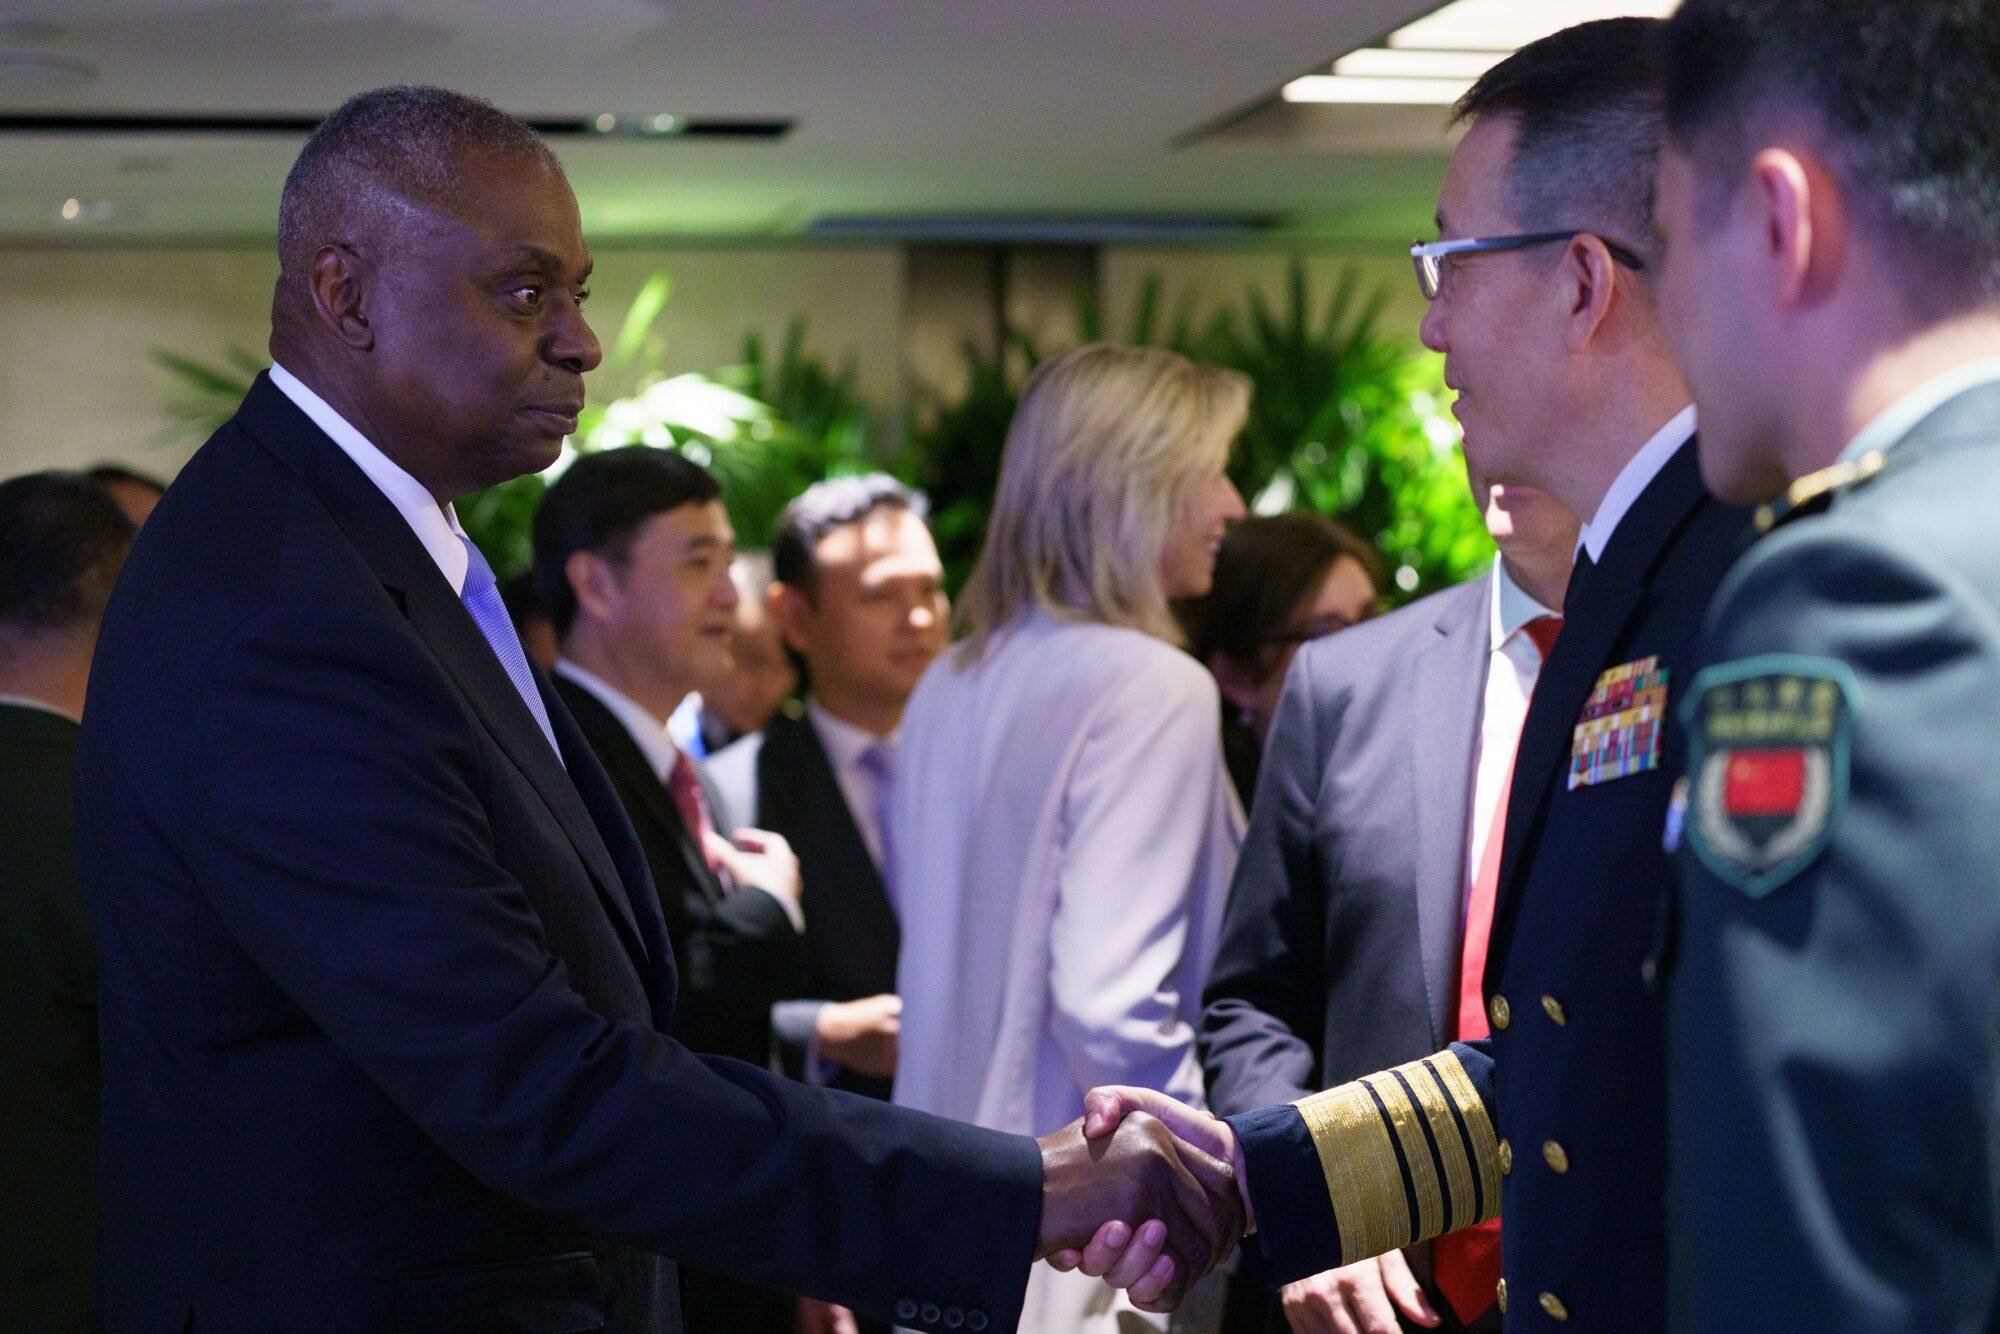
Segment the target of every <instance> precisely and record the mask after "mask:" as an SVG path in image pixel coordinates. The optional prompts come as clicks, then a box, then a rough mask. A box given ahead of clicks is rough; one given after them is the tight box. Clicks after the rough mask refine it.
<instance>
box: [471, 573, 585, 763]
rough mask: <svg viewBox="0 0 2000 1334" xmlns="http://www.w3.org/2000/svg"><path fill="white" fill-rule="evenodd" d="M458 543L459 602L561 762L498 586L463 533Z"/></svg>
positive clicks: (525, 653)
mask: <svg viewBox="0 0 2000 1334" xmlns="http://www.w3.org/2000/svg"><path fill="white" fill-rule="evenodd" d="M458 540H459V541H460V542H463V543H464V544H465V556H466V562H467V563H466V567H465V591H464V592H463V593H461V594H459V600H460V601H461V602H463V603H465V609H466V610H467V611H469V612H471V613H472V623H473V624H474V625H476V626H478V627H479V633H480V634H482V635H485V636H486V642H487V643H488V644H491V645H492V646H493V654H494V656H495V657H497V658H499V659H500V666H501V667H503V668H504V669H506V672H507V679H508V680H510V681H512V682H513V683H514V689H516V690H518V691H520V692H521V702H522V703H523V704H526V705H527V706H528V712H529V713H532V714H533V715H535V721H536V722H537V723H539V724H541V728H542V735H543V736H545V737H547V738H548V739H549V749H551V750H553V751H554V752H555V753H556V762H557V763H558V764H560V763H561V762H562V747H561V746H558V745H557V744H556V729H555V728H554V727H552V726H550V724H549V711H548V709H547V708H546V707H545V706H544V705H543V704H542V692H541V691H539V690H537V689H535V674H534V672H533V671H531V670H529V667H528V654H527V651H526V650H525V649H523V648H522V647H521V637H520V636H519V635H517V634H515V633H514V620H513V618H512V617H510V616H509V615H507V604H506V603H505V602H503V601H501V599H500V587H499V584H498V582H497V581H496V580H495V579H494V578H493V567H492V566H491V565H488V564H487V563H486V557H485V556H483V555H482V554H480V551H479V548H478V547H477V546H475V545H473V541H472V539H471V538H469V537H467V536H466V535H465V534H464V533H460V534H459V535H458Z"/></svg>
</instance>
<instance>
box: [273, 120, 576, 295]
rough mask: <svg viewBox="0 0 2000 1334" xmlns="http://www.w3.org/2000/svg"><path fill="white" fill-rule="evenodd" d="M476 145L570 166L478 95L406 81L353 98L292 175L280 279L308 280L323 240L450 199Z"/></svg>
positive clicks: (316, 135) (282, 223) (281, 229)
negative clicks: (466, 156)
mask: <svg viewBox="0 0 2000 1334" xmlns="http://www.w3.org/2000/svg"><path fill="white" fill-rule="evenodd" d="M468 152H475V153H488V154H522V155H526V156H528V157H532V158H536V159H538V160H540V161H543V162H545V163H546V164H547V165H548V166H549V167H550V168H551V169H552V170H556V171H560V170H561V168H560V167H559V166H558V165H557V163H556V158H555V154H554V153H553V152H551V151H550V149H549V146H548V145H547V144H546V143H544V142H543V141H542V138H541V136H540V135H538V134H536V133H535V132H534V131H533V130H532V129H530V128H529V127H528V126H526V125H524V124H522V123H521V122H520V121H518V120H516V119H515V118H514V117H512V116H510V115H508V114H507V113H506V112H504V111H501V110H500V109H499V108H497V107H495V106H493V105H492V104H490V103H487V102H482V101H480V100H479V99H478V98H476V97H468V96H466V95H465V94H464V93H455V92H452V91H450V90H449V89H445V88H429V87H420V86H411V85H404V86H398V87H392V88H377V89H375V90H374V91H373V92H368V93H362V94H360V95H359V96H357V97H352V98H349V99H348V100H347V101H346V102H345V103H343V104H342V105H341V106H340V108H339V109H338V110H336V111H335V112H334V113H333V114H332V115H330V116H328V117H327V118H326V119H325V120H323V121H321V122H320V123H319V127H318V128H317V129H315V130H314V131H313V132H312V136H311V137H310V138H308V139H307V140H306V146H305V148H304V149H302V150H301V151H300V153H299V157H298V161H296V162H294V163H293V164H292V170H291V172H290V174H288V175H287V176H286V177H285V190H284V194H283V196H282V197H281V198H280V200H279V202H278V264H279V270H280V282H281V283H282V282H285V281H288V280H289V281H301V280H303V279H304V277H305V275H306V274H307V273H309V272H310V271H311V269H312V263H313V256H314V255H316V254H317V253H318V252H319V249H320V247H322V246H324V245H327V244H329V243H331V242H336V241H343V240H348V239H351V238H352V237H353V236H354V234H355V233H357V232H359V231H362V230H364V229H367V228H370V227H372V226H374V225H376V224H378V223H380V222H384V221H389V220H393V219H395V218H398V217H407V216H408V215H409V214H410V213H411V212H412V211H413V209H414V208H415V207H417V206H422V205H436V204H444V203H448V202H449V201H450V199H451V196H452V194H453V192H454V189H455V188H456V186H457V184H458V176H457V173H458V172H459V171H460V170H461V169H462V159H463V157H464V156H465V154H466V153H468Z"/></svg>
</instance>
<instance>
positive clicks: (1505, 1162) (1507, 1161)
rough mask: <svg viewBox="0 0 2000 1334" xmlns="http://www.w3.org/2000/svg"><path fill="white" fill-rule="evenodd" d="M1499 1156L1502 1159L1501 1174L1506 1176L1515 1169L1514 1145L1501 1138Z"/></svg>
mask: <svg viewBox="0 0 2000 1334" xmlns="http://www.w3.org/2000/svg"><path fill="white" fill-rule="evenodd" d="M1498 1156H1499V1159H1500V1175H1501V1176H1503V1177H1504V1176H1506V1175H1507V1174H1508V1173H1509V1172H1511V1171H1513V1170H1514V1146H1513V1145H1511V1144H1509V1143H1508V1142H1507V1141H1506V1140H1504V1139H1503V1140H1501V1141H1500V1152H1499V1155H1498Z"/></svg>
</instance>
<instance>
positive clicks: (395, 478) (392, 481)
mask: <svg viewBox="0 0 2000 1334" xmlns="http://www.w3.org/2000/svg"><path fill="white" fill-rule="evenodd" d="M271 383H272V384H274V385H276V386H277V387H278V390H279V392H280V393H282V394H284V396H285V397H286V398H289V399H291V400H292V402H294V403H296V404H298V406H299V411H300V412H303V413H305V414H306V416H308V417H310V418H312V423H313V425H315V426H317V427H319V429H320V430H322V431H325V432H326V434H327V438H328V439H329V440H332V441H333V443H334V444H336V445H338V446H340V449H341V452H342V453H344V454H346V455H347V457H349V458H351V459H353V460H354V463H355V466H356V467H358V468H360V469H361V471H362V472H364V473H366V474H368V480H369V481H371V482H373V483H375V488H376V489H377V490H378V491H380V492H381V493H382V494H383V495H385V496H387V497H388V498H389V503H390V504H392V505H394V506H395V507H396V512H397V513H398V514H401V515H402V516H403V519H404V521H405V522H407V523H408V524H409V525H410V530H411V531H412V532H414V533H415V534H416V535H417V540H418V541H419V542H422V543H423V544H424V550H425V551H428V552H430V553H431V559H432V560H434V561H436V562H437V567H438V569H439V571H441V572H442V573H443V575H444V577H445V582H446V583H448V584H450V585H451V591H452V592H453V593H456V594H458V595H459V596H460V597H463V596H464V595H465V569H466V566H467V565H468V564H469V563H470V558H469V557H468V556H467V555H466V554H465V546H464V544H463V543H462V542H461V541H460V540H459V539H461V538H462V537H464V536H465V530H464V529H463V528H461V527H459V526H458V514H457V512H456V511H455V510H453V509H452V507H451V506H450V505H449V504H445V505H440V504H438V502H437V497H436V496H433V495H432V494H431V493H430V492H429V491H427V490H425V489H424V484H423V483H422V482H419V481H418V480H417V479H416V478H414V477H412V476H410V474H409V473H407V472H405V471H403V469H402V467H401V466H399V465H398V464H397V463H396V461H395V460H393V459H391V458H390V457H389V456H388V455H387V454H384V453H383V452H382V451H381V450H379V449H377V448H376V447H375V446H374V444H373V443H371V442H370V441H369V439H368V437H367V436H365V435H363V434H361V432H359V431H357V430H355V429H354V427H353V425H352V424H351V423H349V421H348V420H347V418H345V417H343V416H341V415H340V414H339V413H338V412H335V411H334V410H333V408H332V406H331V405H329V404H328V403H327V401H326V400H325V399H323V398H321V397H320V396H319V395H318V394H315V393H314V392H313V391H312V390H310V389H308V388H306V386H305V384H304V383H303V382H302V381H300V379H299V377H298V376H296V375H293V374H292V373H291V372H290V371H288V370H286V369H285V368H284V367H283V366H273V367H271Z"/></svg>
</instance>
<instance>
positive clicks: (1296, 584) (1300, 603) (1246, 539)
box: [1180, 511, 1382, 806]
mask: <svg viewBox="0 0 2000 1334" xmlns="http://www.w3.org/2000/svg"><path fill="white" fill-rule="evenodd" d="M1381 586H1382V568H1381V560H1380V558H1379V557H1378V556H1377V555H1376V554H1375V549H1374V548H1373V547H1371V546H1369V545H1368V543H1366V542H1364V541H1362V540H1361V539H1360V538H1358V537H1356V536H1355V535H1354V534H1353V533H1350V532H1348V531H1347V529H1345V528H1343V527H1341V526H1340V525H1339V524H1337V523H1335V522H1334V521H1333V520H1331V519H1329V518H1327V517H1326V516H1325V515H1323V514H1314V513H1311V512H1309V511H1297V512H1294V513H1291V514H1277V515H1272V516H1270V517H1268V518H1255V519H1245V520H1243V521H1242V522H1241V523H1237V524H1233V525H1231V526H1230V529H1229V532H1228V535H1227V536H1225V537H1224V538H1223V539H1222V549H1221V550H1220V551H1219V552H1218V553H1217V554H1216V558H1215V583H1214V585H1213V586H1212V587H1211V588H1210V589H1209V592H1208V594H1207V595H1206V596H1205V597H1201V598H1196V599H1193V600H1191V601H1189V602H1187V603H1185V604H1183V606H1182V607H1181V609H1180V610H1181V617H1182V620H1183V622H1184V623H1185V625H1186V627H1187V632H1188V640H1189V651H1190V652H1191V653H1193V654H1194V656H1195V657H1197V658H1199V659H1200V660H1201V661H1202V663H1203V664H1204V665H1205V666H1207V668H1208V669H1209V671H1210V672H1212V673H1214V675H1215V683H1216V686H1217V687H1218V688H1219V689H1220V690H1221V692H1222V699H1223V703H1224V704H1225V706H1226V707H1225V708H1224V709H1223V713H1222V750H1223V757H1224V759H1225V761H1226V762H1227V763H1228V765H1229V776H1230V778H1231V780H1232V781H1234V782H1235V784H1236V790H1237V792H1238V793H1239V794H1241V796H1242V798H1243V804H1244V805H1245V806H1248V805H1249V804H1250V796H1251V793H1252V792H1254V791H1255V790H1256V786H1257V763H1258V760H1259V759H1260V758H1261V757H1262V755H1263V750H1264V736H1265V734H1266V733H1267V732H1269V731H1270V729H1271V719H1272V717H1273V715H1275V714H1276V713H1277V710H1278V695H1279V693H1280V692H1281V691H1282V690H1283V689H1284V685H1285V670H1286V669H1287V668H1288V667H1290V666H1291V665H1292V656H1293V655H1294V654H1296V653H1297V652H1298V651H1299V645H1301V644H1304V643H1306V642H1307V641H1309V640H1313V639H1318V638H1320V637H1321V636H1322V635H1330V634H1332V633H1333V632H1334V631H1336V630H1345V629H1346V628H1347V627H1348V626H1350V625H1353V624H1355V623H1356V622H1357V621H1365V620H1367V619H1368V618H1369V617H1371V616H1373V615H1375V613H1376V612H1378V611H1380V610H1381V600H1380V593H1379V591H1378V590H1379V589H1380V588H1381Z"/></svg>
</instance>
